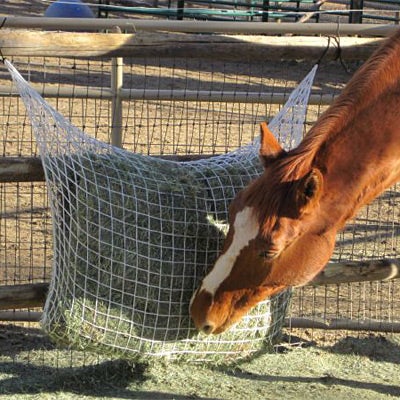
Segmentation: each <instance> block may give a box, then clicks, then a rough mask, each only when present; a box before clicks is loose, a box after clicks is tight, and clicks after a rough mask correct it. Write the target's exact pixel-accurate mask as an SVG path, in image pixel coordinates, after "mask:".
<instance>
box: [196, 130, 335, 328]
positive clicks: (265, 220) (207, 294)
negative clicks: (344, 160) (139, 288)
mask: <svg viewBox="0 0 400 400" xmlns="http://www.w3.org/2000/svg"><path fill="white" fill-rule="evenodd" d="M287 158H290V152H289V153H287V152H286V151H284V150H283V149H282V148H281V146H280V144H279V143H278V141H277V140H276V138H275V137H274V135H273V134H272V133H271V132H270V130H269V129H268V127H267V125H266V124H265V123H263V124H261V145H260V159H261V161H262V163H263V165H264V172H263V174H262V175H261V176H260V177H259V178H257V179H256V180H254V181H253V182H252V183H251V184H250V185H249V186H248V187H247V188H245V189H243V190H242V191H241V192H240V193H239V194H238V195H237V196H236V198H235V199H234V200H233V201H232V203H231V205H230V209H229V221H228V222H229V231H228V234H227V237H226V239H225V242H224V246H223V249H222V252H221V254H220V256H219V257H218V259H217V260H216V262H215V264H214V266H213V267H212V269H211V270H210V271H209V273H208V274H207V275H206V276H205V278H204V279H203V281H202V283H201V285H200V286H199V287H198V289H197V290H196V291H195V293H194V295H193V297H192V300H191V303H190V313H191V316H192V319H193V321H194V323H195V325H196V327H197V329H199V330H200V331H202V332H204V333H206V334H210V333H215V334H217V333H221V332H223V331H225V330H226V329H227V328H229V327H230V326H231V325H232V324H234V323H235V322H238V321H239V320H240V319H241V318H242V317H243V316H244V315H245V314H246V313H247V312H248V311H249V310H250V309H251V308H252V307H254V306H255V305H256V304H257V303H259V302H260V301H262V300H264V299H266V298H268V297H270V296H272V295H274V294H277V293H278V292H280V291H282V290H284V289H285V288H288V287H291V286H300V285H303V284H305V283H306V282H308V281H309V280H310V279H312V277H313V276H314V275H316V274H317V273H318V272H319V271H320V270H321V269H322V268H323V266H324V265H325V264H326V262H327V261H328V260H329V258H330V255H331V253H332V251H333V246H334V240H335V232H330V233H329V232H328V233H327V232H326V231H324V229H322V227H321V225H320V224H319V223H318V209H319V201H320V198H321V194H322V192H323V184H324V182H323V174H322V173H321V172H320V171H319V169H317V168H314V167H309V168H307V169H306V170H305V171H302V172H301V173H300V175H298V174H297V175H296V174H293V173H292V174H290V173H289V171H288V166H289V164H288V163H286V160H287Z"/></svg>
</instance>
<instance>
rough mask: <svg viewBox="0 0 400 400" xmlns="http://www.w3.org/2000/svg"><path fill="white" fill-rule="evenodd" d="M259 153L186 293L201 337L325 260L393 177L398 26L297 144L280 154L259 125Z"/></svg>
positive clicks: (397, 136) (398, 132)
mask: <svg viewBox="0 0 400 400" xmlns="http://www.w3.org/2000/svg"><path fill="white" fill-rule="evenodd" d="M260 159H261V160H262V162H263V165H264V167H265V169H264V172H263V174H262V175H261V176H260V177H259V178H257V179H256V180H254V181H253V182H252V183H251V184H250V185H249V186H248V187H247V188H245V189H244V190H243V191H241V192H240V193H239V194H238V195H237V197H236V198H235V199H234V201H233V202H232V204H231V206H230V210H229V231H228V234H227V237H226V239H225V243H224V247H223V250H222V253H221V255H220V256H219V258H218V259H217V261H216V262H215V264H214V266H213V268H212V269H211V270H210V272H209V273H208V274H207V275H206V277H205V278H204V279H203V281H202V283H201V285H200V286H199V288H198V289H197V290H196V292H195V293H194V295H193V297H192V301H191V304H190V313H191V316H192V319H193V321H194V323H195V326H196V327H197V329H199V330H200V331H202V332H204V333H206V334H210V333H215V334H217V333H221V332H223V331H225V330H226V329H227V328H229V327H230V326H231V325H232V324H233V323H235V322H237V321H239V320H240V319H241V318H242V317H243V315H244V314H245V313H247V312H248V311H249V310H250V309H251V308H252V307H253V306H255V305H256V304H257V303H258V302H260V301H262V300H264V299H266V298H268V297H270V296H272V295H274V294H277V293H278V292H280V291H282V290H284V289H285V288H288V287H293V286H301V285H304V284H306V283H307V282H309V281H310V280H311V279H312V278H313V277H314V276H315V275H317V273H318V272H319V271H321V270H322V269H323V268H324V266H325V265H326V263H327V262H328V261H329V259H330V257H331V255H332V252H333V249H334V245H335V237H336V233H337V231H338V230H339V229H341V228H342V227H343V226H344V224H345V223H346V221H347V220H349V219H350V218H352V217H353V216H354V214H355V213H356V211H357V210H358V209H359V208H360V207H361V206H362V205H364V204H366V203H368V202H370V201H371V200H372V199H374V198H375V197H376V196H378V195H379V194H380V193H381V192H382V191H383V190H385V189H386V188H387V187H389V186H390V185H392V184H394V183H395V182H396V181H398V180H399V179H400V30H399V31H397V32H396V33H395V34H394V35H393V36H392V37H390V38H389V39H387V40H386V41H385V42H384V44H383V45H381V46H380V47H379V48H378V50H377V51H376V52H375V53H374V54H373V55H372V56H371V57H370V59H369V60H368V61H366V63H364V65H363V66H362V67H361V68H360V69H359V70H358V71H357V73H356V74H355V75H354V76H353V78H352V79H351V80H350V81H349V83H348V84H347V85H346V87H345V89H344V90H343V92H342V93H341V95H340V96H339V97H338V98H337V100H336V101H335V102H334V103H333V104H332V105H331V106H330V107H329V108H328V110H327V111H326V112H325V113H324V114H322V115H321V117H320V118H319V120H318V121H317V122H316V124H315V125H314V126H313V127H312V128H311V129H310V131H309V133H308V134H307V135H306V137H305V138H304V139H303V141H302V142H301V143H300V144H299V146H298V147H297V148H295V149H293V150H291V151H289V152H285V151H284V150H283V149H282V148H281V146H280V145H279V143H278V141H277V140H276V139H275V137H274V136H273V134H272V133H271V132H270V131H269V129H268V127H267V125H266V124H262V125H261V147H260Z"/></svg>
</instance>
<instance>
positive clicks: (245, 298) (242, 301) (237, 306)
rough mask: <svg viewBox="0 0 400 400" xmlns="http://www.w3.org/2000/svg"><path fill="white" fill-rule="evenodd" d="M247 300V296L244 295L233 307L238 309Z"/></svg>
mask: <svg viewBox="0 0 400 400" xmlns="http://www.w3.org/2000/svg"><path fill="white" fill-rule="evenodd" d="M248 300H249V296H248V295H247V294H244V295H243V296H242V297H241V298H240V299H239V300H238V301H237V302H236V303H235V306H236V308H240V307H242V306H244V305H245V304H246V303H247V301H248Z"/></svg>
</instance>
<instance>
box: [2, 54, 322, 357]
mask: <svg viewBox="0 0 400 400" xmlns="http://www.w3.org/2000/svg"><path fill="white" fill-rule="evenodd" d="M6 65H7V67H8V69H9V71H10V73H11V75H12V78H13V80H14V82H15V85H16V86H17V88H18V90H19V93H20V95H21V97H22V99H23V101H24V103H25V106H26V108H27V111H28V114H29V117H30V119H31V122H32V126H33V129H34V132H35V135H36V139H37V142H38V146H39V150H40V153H41V157H42V162H43V166H44V169H45V174H46V182H47V187H48V193H49V198H50V204H51V212H52V218H53V234H54V262H53V273H52V280H51V283H50V289H49V293H48V298H47V301H46V305H45V309H44V317H43V320H42V326H43V327H44V329H45V330H46V331H47V332H48V334H49V335H50V337H51V338H52V339H53V340H54V341H55V342H56V343H58V344H61V345H67V346H70V347H73V348H78V349H88V350H96V351H101V352H102V353H110V354H112V355H118V356H123V357H126V358H137V357H147V356H169V357H170V358H176V357H186V358H190V359H195V360H200V359H202V360H204V359H213V360H218V359H226V357H228V358H229V357H231V358H239V357H244V356H248V355H250V354H252V353H254V352H257V351H260V350H264V349H265V348H268V347H269V346H271V344H272V343H273V341H274V339H276V337H277V336H278V335H279V333H280V331H281V328H282V325H283V322H284V318H285V312H286V309H287V305H288V301H289V298H290V293H289V292H285V293H282V294H281V295H278V296H276V297H275V298H273V299H272V300H266V301H264V302H262V303H261V304H259V305H258V306H257V307H256V308H255V309H254V310H253V311H252V312H251V313H250V314H249V315H248V316H246V317H245V318H244V319H243V321H242V322H241V323H239V324H238V325H237V326H236V327H234V328H233V329H231V330H230V331H228V332H226V333H224V334H221V335H217V336H204V335H201V334H199V333H197V332H196V330H195V329H194V326H193V325H192V322H191V320H190V316H189V310H188V309H189V301H190V298H191V296H192V294H193V292H194V290H195V288H196V287H197V285H198V284H199V282H200V280H201V279H202V278H203V276H204V275H205V272H206V271H207V269H208V267H209V266H210V265H212V264H213V262H214V261H215V259H216V257H217V256H218V254H219V252H220V249H221V246H222V243H223V239H224V231H225V229H224V228H226V219H227V209H228V205H229V203H230V202H231V200H232V199H233V198H234V197H235V195H236V193H237V192H238V191H239V190H240V189H242V188H243V187H244V186H246V185H247V184H248V183H249V182H250V180H252V179H253V178H254V177H256V176H258V175H259V174H260V172H261V171H262V167H261V165H260V163H259V160H258V147H259V146H258V144H257V141H255V142H254V143H251V144H249V145H248V146H245V147H243V148H240V149H238V150H237V151H234V152H232V153H229V154H226V155H222V156H215V157H212V158H209V159H206V160H200V161H195V162H186V163H178V162H172V161H165V160H161V159H158V158H154V157H149V156H143V155H139V154H133V153H131V152H128V151H125V150H121V149H118V148H115V147H112V146H110V145H107V144H104V143H102V142H100V141H98V140H95V139H93V138H91V137H89V136H88V135H86V134H85V133H84V132H82V131H81V130H79V129H78V128H76V127H75V126H73V125H71V123H70V122H69V121H68V120H66V119H65V118H64V117H63V116H62V115H61V114H59V113H58V112H57V111H55V110H54V109H53V108H52V107H51V106H50V105H49V104H48V103H47V102H46V101H45V100H43V98H42V97H40V95H39V94H38V93H37V92H36V91H35V90H33V89H32V88H31V87H30V85H29V84H28V83H27V82H26V81H25V80H24V79H23V78H22V76H21V75H20V74H19V73H18V71H17V70H16V69H15V68H14V67H13V66H12V65H11V63H10V62H8V61H6ZM315 70H316V68H314V69H313V70H312V71H311V72H310V73H309V74H308V76H307V77H306V78H305V79H304V80H303V82H302V83H301V84H300V85H299V87H298V88H297V89H295V90H294V92H293V93H292V95H291V96H290V98H289V100H288V102H287V103H286V105H285V106H284V107H283V109H282V110H281V112H280V113H279V114H278V115H277V116H276V117H275V118H274V119H273V121H270V123H269V126H270V128H271V129H272V131H273V132H275V133H276V134H277V135H278V136H279V137H280V139H281V142H282V143H284V144H285V147H287V148H289V147H291V146H293V145H294V144H296V143H297V142H298V141H299V140H300V139H301V137H302V132H303V123H304V119H305V113H306V106H307V102H308V97H309V93H310V88H311V85H312V82H313V78H314V75H315Z"/></svg>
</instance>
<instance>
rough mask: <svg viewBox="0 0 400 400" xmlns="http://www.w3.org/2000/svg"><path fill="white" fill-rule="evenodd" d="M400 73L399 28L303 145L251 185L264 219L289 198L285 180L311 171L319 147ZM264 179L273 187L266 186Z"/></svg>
mask: <svg viewBox="0 0 400 400" xmlns="http://www.w3.org/2000/svg"><path fill="white" fill-rule="evenodd" d="M399 77H400V29H399V30H397V31H396V32H395V33H394V34H393V35H392V36H391V37H389V38H388V39H387V40H386V41H385V42H384V43H383V44H382V45H381V46H380V47H379V48H378V49H377V50H376V51H375V52H374V53H373V54H372V56H371V57H370V58H369V59H368V60H367V61H366V62H365V63H364V64H363V65H362V66H361V67H360V68H359V69H358V70H357V72H356V73H355V74H354V76H353V78H352V79H351V80H350V81H349V82H348V84H347V85H346V87H345V88H344V89H343V91H342V92H341V94H340V95H339V97H338V98H337V99H336V100H335V101H334V102H333V104H332V105H331V106H330V107H329V108H328V109H327V110H326V111H325V112H324V113H323V114H322V115H321V116H320V118H319V119H318V121H317V122H316V123H315V124H314V126H313V127H312V128H311V129H310V131H309V132H308V133H307V135H306V136H305V137H304V139H303V140H302V142H301V143H300V145H299V146H298V147H297V148H295V149H293V150H291V151H289V152H288V153H286V154H285V155H284V156H282V157H280V158H278V159H277V160H275V161H273V164H272V169H271V170H270V171H269V172H268V173H266V174H263V175H262V176H261V177H260V178H259V179H257V180H256V181H254V182H253V184H252V185H251V186H250V187H249V190H248V191H247V193H246V200H247V201H248V202H249V203H251V204H253V205H254V206H255V207H256V208H257V209H258V210H259V213H260V216H259V217H260V220H262V221H263V222H265V218H266V216H268V219H271V217H272V216H273V215H277V213H278V210H279V208H282V199H285V198H290V194H291V193H290V191H292V190H293V188H292V187H291V185H288V184H286V185H285V184H284V183H285V182H286V183H288V182H293V181H296V180H298V179H300V178H302V177H303V176H304V175H305V174H306V173H307V172H309V171H310V169H311V166H312V165H313V162H314V159H315V157H316V154H317V153H318V150H319V149H321V147H322V146H323V145H324V144H326V143H328V142H329V141H332V140H333V139H334V138H335V137H336V136H337V135H339V134H340V133H341V132H342V131H343V129H344V128H345V127H346V126H347V125H348V123H349V122H351V121H352V120H353V119H354V118H355V117H356V116H357V114H358V113H359V112H360V111H361V110H362V109H363V108H365V107H366V106H367V105H368V104H371V103H373V102H374V101H375V100H376V99H377V98H378V97H379V96H380V95H382V93H384V92H386V91H387V90H388V89H390V88H391V87H393V86H394V85H395V84H396V83H397V82H399ZM265 180H268V182H267V184H268V186H269V187H273V188H274V190H273V191H268V190H265V186H264V185H265ZM275 218H276V217H273V218H272V219H275ZM272 223H274V222H273V221H272V220H271V221H270V224H272Z"/></svg>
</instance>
